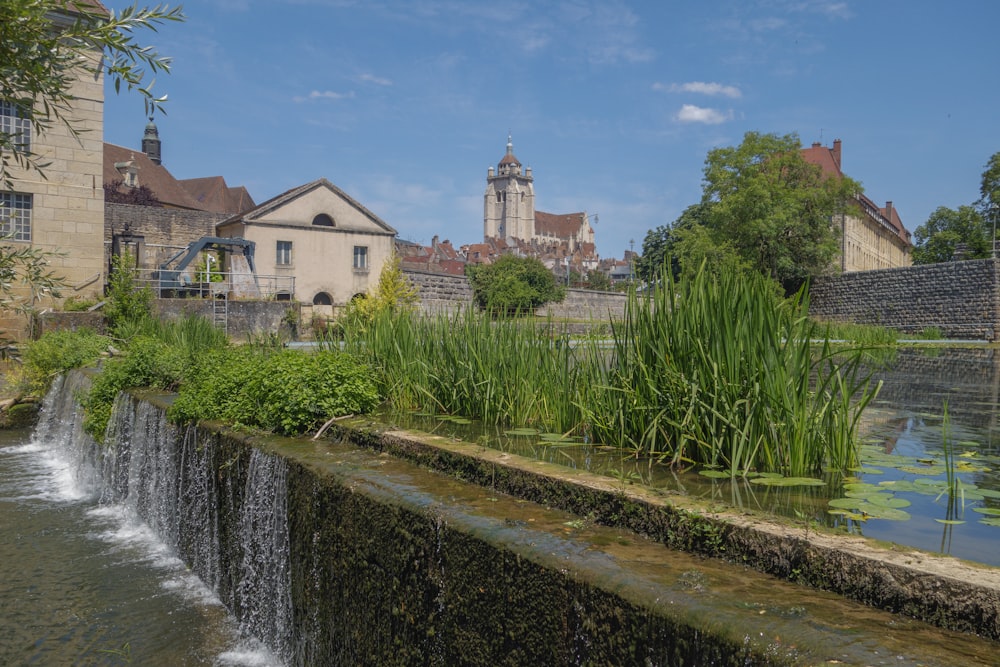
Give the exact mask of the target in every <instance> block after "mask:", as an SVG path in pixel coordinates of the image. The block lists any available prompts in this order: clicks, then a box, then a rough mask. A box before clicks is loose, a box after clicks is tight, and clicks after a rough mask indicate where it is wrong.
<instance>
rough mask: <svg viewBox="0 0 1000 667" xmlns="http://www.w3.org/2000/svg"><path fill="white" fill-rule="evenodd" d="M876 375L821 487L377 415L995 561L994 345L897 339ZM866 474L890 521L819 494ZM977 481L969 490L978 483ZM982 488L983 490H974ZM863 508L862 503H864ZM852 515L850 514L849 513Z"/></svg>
mask: <svg viewBox="0 0 1000 667" xmlns="http://www.w3.org/2000/svg"><path fill="white" fill-rule="evenodd" d="M876 377H877V379H880V380H882V381H883V382H884V385H883V388H882V391H881V392H880V394H879V397H878V399H877V400H876V401H875V402H873V403H872V405H871V406H870V407H869V408H868V410H867V411H866V413H865V415H864V417H863V420H862V424H861V429H860V430H861V434H862V438H863V441H864V443H865V448H864V457H863V468H862V469H861V470H860V471H856V472H855V473H854V474H853V475H852V476H850V477H848V478H846V479H845V478H842V477H839V476H838V477H833V478H829V479H828V482H829V484H828V486H827V487H794V488H779V487H768V486H762V485H758V484H754V483H751V482H750V481H748V480H745V479H740V480H736V481H731V480H717V479H709V478H706V477H703V476H701V475H699V474H697V473H696V472H694V471H687V472H682V471H677V470H673V469H670V468H669V467H666V466H663V465H659V464H656V463H655V462H651V461H648V460H647V461H642V460H639V461H637V460H635V459H632V458H628V457H625V456H623V455H622V454H621V453H619V452H616V451H614V450H612V449H611V448H599V447H590V446H584V445H582V444H581V443H553V442H545V441H543V440H541V439H540V437H539V436H538V435H534V436H530V435H517V434H516V430H515V431H511V430H504V429H495V428H489V427H486V426H484V425H482V424H478V423H472V424H467V423H461V422H462V420H459V421H458V422H455V421H449V420H448V419H442V418H440V417H433V416H421V415H407V414H399V413H392V412H388V413H385V414H382V415H380V416H379V419H380V420H381V421H384V422H386V423H390V424H393V425H396V426H400V427H402V428H410V429H414V430H421V431H427V432H431V433H436V434H438V435H443V436H446V437H451V438H458V439H461V440H466V441H470V442H479V443H482V444H483V445H484V446H488V447H491V448H496V449H501V450H503V451H508V452H511V453H516V454H520V455H523V456H529V457H533V458H538V459H541V460H545V461H549V462H551V463H557V464H560V465H564V466H567V467H570V468H576V469H581V470H587V471H590V472H596V473H599V474H604V475H608V476H612V477H617V478H619V479H621V480H622V482H623V483H627V484H643V485H646V486H649V487H652V488H657V489H661V490H664V491H671V492H672V491H680V492H682V493H685V494H687V495H690V496H694V497H701V498H704V499H706V500H711V501H713V502H723V503H726V504H730V505H733V506H735V507H739V508H741V509H746V510H752V511H758V512H764V513H771V514H776V515H780V516H785V517H788V518H791V519H794V520H795V521H802V522H814V523H818V524H822V525H825V526H827V527H830V528H834V529H837V530H843V531H844V532H848V533H852V534H861V535H865V536H867V537H872V538H876V539H879V540H884V541H888V542H895V543H897V544H901V545H905V546H909V547H914V548H918V549H922V550H924V551H929V552H934V553H944V554H948V555H952V556H957V557H959V558H963V559H967V560H972V561H976V562H980V563H985V564H988V565H993V566H998V567H1000V550H998V549H997V548H996V545H997V544H998V540H1000V525H997V524H1000V351H998V350H996V349H994V348H989V347H979V348H952V349H931V350H921V349H900V350H898V351H896V352H895V354H894V357H893V358H892V359H891V360H889V362H888V364H887V365H886V367H885V368H881V369H880V370H879V371H878V372H877V374H876ZM945 405H947V409H948V415H949V418H950V428H949V440H950V442H951V443H952V444H954V445H955V461H956V464H957V471H956V476H957V477H958V479H959V480H961V483H962V487H963V489H964V492H962V493H960V494H957V495H955V496H953V497H952V498H951V499H950V502H949V496H948V494H947V493H943V494H942V491H944V490H946V487H945V486H944V485H945V481H946V474H945V471H944V467H943V462H944V460H945V456H944V452H943V448H942V442H943V435H944V434H943V432H942V426H943V424H942V416H943V411H944V406H945ZM850 484H865V485H870V486H871V487H873V488H872V489H869V490H871V491H874V490H878V492H879V493H878V495H879V497H881V498H885V497H888V496H891V497H892V498H893V499H894V500H897V499H898V500H902V501H905V502H907V503H909V504H908V505H907V506H906V507H905V508H902V510H903V512H904V513H905V517H906V518H903V517H902V516H900V518H896V519H886V518H879V517H876V516H870V515H865V516H861V515H859V513H857V512H853V513H851V514H848V515H846V516H845V515H843V514H832V513H830V510H831V509H835V508H830V507H829V505H828V503H829V501H830V500H831V499H835V498H842V497H844V496H845V495H846V494H847V493H856V491H855V489H856V487H851V486H845V485H850ZM977 491H978V495H977V493H976V492H977ZM982 494H986V495H985V496H983V495H982ZM869 509H870V510H871V508H870V506H869ZM852 517H853V518H852Z"/></svg>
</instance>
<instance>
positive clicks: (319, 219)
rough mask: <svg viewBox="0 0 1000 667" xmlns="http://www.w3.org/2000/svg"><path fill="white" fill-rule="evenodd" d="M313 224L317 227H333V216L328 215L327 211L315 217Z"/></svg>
mask: <svg viewBox="0 0 1000 667" xmlns="http://www.w3.org/2000/svg"><path fill="white" fill-rule="evenodd" d="M313 224H314V225H316V226H317V227H333V218H331V217H330V216H328V215H327V214H326V213H320V214H319V215H317V216H316V217H315V218H313Z"/></svg>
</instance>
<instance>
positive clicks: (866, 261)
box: [802, 139, 913, 273]
mask: <svg viewBox="0 0 1000 667" xmlns="http://www.w3.org/2000/svg"><path fill="white" fill-rule="evenodd" d="M842 148H843V144H842V142H841V140H840V139H835V140H834V142H833V147H832V148H827V147H825V146H823V145H822V144H820V143H818V142H817V143H814V144H813V145H812V146H810V147H809V148H804V149H802V157H804V158H805V160H806V162H809V163H811V164H815V165H818V166H819V167H820V168H821V169H822V170H823V174H824V176H827V177H832V178H841V177H842V176H843V175H844V173H843V171H841V151H842ZM857 207H858V212H857V213H856V214H855V215H840V216H839V220H836V221H835V224H838V225H839V227H840V232H841V235H840V241H841V251H840V270H841V272H843V273H849V272H852V271H870V270H872V269H892V268H897V267H901V266H910V265H911V264H913V260H912V258H911V256H910V252H911V250H912V249H913V243H912V242H911V240H910V232H908V231H907V230H906V228H905V227H904V226H903V222H902V220H901V219H900V217H899V211H897V210H896V209H895V207H893V205H892V202H891V201H887V202H886V203H885V206H883V207H879V206H878V204H876V203H875V202H873V201H872V200H871V199H869V198H868V197H867V196H866V195H864V194H858V195H857Z"/></svg>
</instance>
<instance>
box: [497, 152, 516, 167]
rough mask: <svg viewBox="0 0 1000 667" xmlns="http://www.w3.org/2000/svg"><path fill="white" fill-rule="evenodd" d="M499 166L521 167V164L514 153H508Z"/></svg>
mask: <svg viewBox="0 0 1000 667" xmlns="http://www.w3.org/2000/svg"><path fill="white" fill-rule="evenodd" d="M499 164H516V165H517V166H519V167H520V166H521V163H520V162H519V161H518V159H517V158H516V157H514V154H513V153H507V154H506V155H504V156H503V158H501V159H500V163H499Z"/></svg>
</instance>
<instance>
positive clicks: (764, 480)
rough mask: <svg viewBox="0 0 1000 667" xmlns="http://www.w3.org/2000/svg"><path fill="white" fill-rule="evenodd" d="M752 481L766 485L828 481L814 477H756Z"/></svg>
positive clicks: (807, 484) (821, 483) (808, 484)
mask: <svg viewBox="0 0 1000 667" xmlns="http://www.w3.org/2000/svg"><path fill="white" fill-rule="evenodd" d="M750 483H751V484H763V485H764V486H826V482H824V481H823V480H821V479H815V478H813V477H756V478H754V479H751V480H750Z"/></svg>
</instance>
